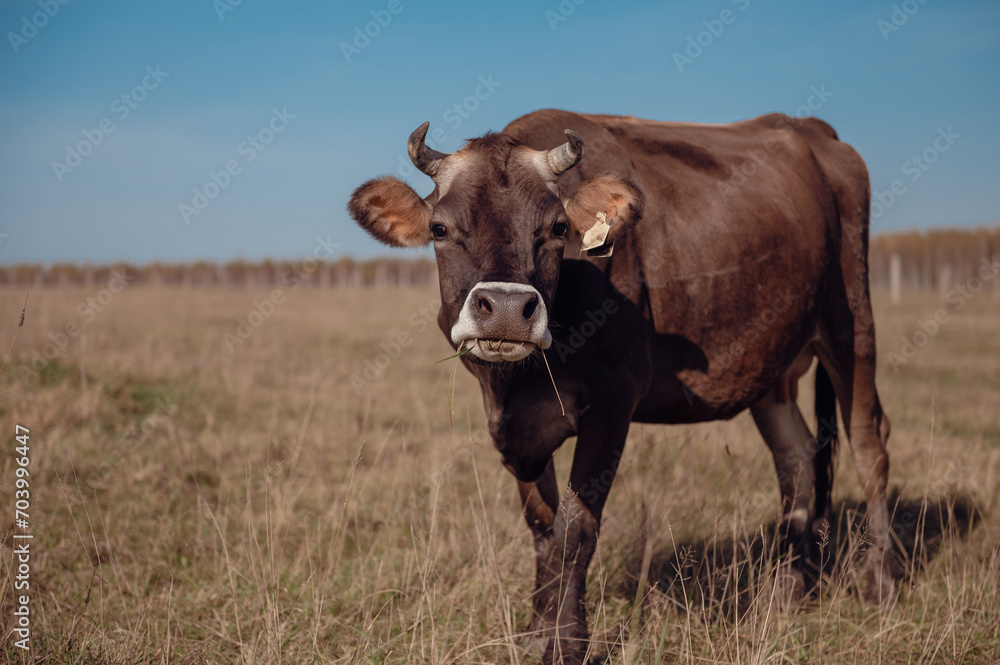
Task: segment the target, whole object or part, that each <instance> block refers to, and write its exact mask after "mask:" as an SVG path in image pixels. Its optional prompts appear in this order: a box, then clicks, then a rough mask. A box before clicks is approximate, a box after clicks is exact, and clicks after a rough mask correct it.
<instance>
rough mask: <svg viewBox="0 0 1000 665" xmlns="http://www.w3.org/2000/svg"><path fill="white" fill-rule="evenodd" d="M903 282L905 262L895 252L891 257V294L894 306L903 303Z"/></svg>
mask: <svg viewBox="0 0 1000 665" xmlns="http://www.w3.org/2000/svg"><path fill="white" fill-rule="evenodd" d="M902 281H903V261H902V260H901V259H900V258H899V252H893V253H892V256H890V257H889V292H890V293H891V297H892V304H893V305H898V304H899V303H901V302H902V301H903V293H902V284H901V282H902Z"/></svg>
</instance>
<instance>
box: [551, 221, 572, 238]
mask: <svg viewBox="0 0 1000 665" xmlns="http://www.w3.org/2000/svg"><path fill="white" fill-rule="evenodd" d="M567 233H569V224H567V223H566V222H556V223H555V224H553V225H552V235H554V236H555V237H557V238H565V237H566V234H567Z"/></svg>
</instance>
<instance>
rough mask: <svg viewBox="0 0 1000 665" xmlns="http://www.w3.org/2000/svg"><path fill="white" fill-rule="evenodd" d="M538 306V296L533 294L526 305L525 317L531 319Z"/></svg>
mask: <svg viewBox="0 0 1000 665" xmlns="http://www.w3.org/2000/svg"><path fill="white" fill-rule="evenodd" d="M537 307H538V296H532V297H531V299H530V300H529V301H528V302H527V304H526V305H525V306H524V318H525V319H530V318H531V317H532V316H533V315H534V314H535V309H536V308H537Z"/></svg>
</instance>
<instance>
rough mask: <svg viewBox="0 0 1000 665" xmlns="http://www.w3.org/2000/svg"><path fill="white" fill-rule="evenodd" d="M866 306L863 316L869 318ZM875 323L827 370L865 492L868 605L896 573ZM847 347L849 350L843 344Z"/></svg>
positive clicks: (888, 590) (884, 600)
mask: <svg viewBox="0 0 1000 665" xmlns="http://www.w3.org/2000/svg"><path fill="white" fill-rule="evenodd" d="M870 316H871V314H870V310H869V314H868V317H869V318H868V321H869V322H870V321H871V319H870ZM874 336H875V331H874V326H870V325H869V330H868V331H865V333H862V334H857V333H856V334H854V335H852V339H851V343H850V344H849V345H848V344H846V343H845V344H844V345H843V347H842V348H843V349H844V350H843V351H842V352H841V353H839V354H837V361H835V368H832V369H835V371H831V376H832V378H833V383H834V387H835V388H836V391H837V399H838V401H839V402H840V410H841V413H842V414H843V417H844V428H845V430H846V431H847V436H848V440H849V441H850V444H851V458H852V461H853V462H854V468H855V471H856V472H857V474H858V481H859V482H860V483H861V487H862V489H863V490H864V493H865V505H866V518H867V519H866V521H867V524H866V526H867V530H866V543H865V544H866V545H867V553H866V561H865V564H864V569H863V575H862V578H863V584H864V590H863V593H864V600H865V603H866V604H867V605H872V606H874V605H888V604H892V603H893V602H895V598H896V584H895V579H896V577H897V576H898V575H897V572H896V566H895V559H894V558H893V554H892V548H891V544H890V542H889V509H888V505H887V500H886V494H885V491H886V485H887V484H888V481H889V454H888V453H887V452H886V442H887V440H888V438H889V419H888V417H886V415H885V413H883V411H882V404H881V402H880V401H879V397H878V392H877V391H876V389H875V353H874ZM845 347H849V351H848V350H847V348H845Z"/></svg>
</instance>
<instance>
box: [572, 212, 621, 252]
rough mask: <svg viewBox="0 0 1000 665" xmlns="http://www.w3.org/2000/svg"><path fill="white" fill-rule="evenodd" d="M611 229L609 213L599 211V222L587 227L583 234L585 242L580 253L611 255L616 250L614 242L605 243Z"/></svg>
mask: <svg viewBox="0 0 1000 665" xmlns="http://www.w3.org/2000/svg"><path fill="white" fill-rule="evenodd" d="M609 231H611V224H609V223H608V215H607V213H605V212H603V211H602V212H599V213H597V223H596V224H594V225H593V226H591V227H590V228H589V229H587V232H586V233H584V234H583V244H582V245H581V246H580V253H583V252H587V256H598V257H602V256H611V252H612V251H613V250H614V246H615V245H614V243H613V242H612V243H608V244H607V245H605V244H604V243H605V241H606V240H607V239H608V232H609Z"/></svg>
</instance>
